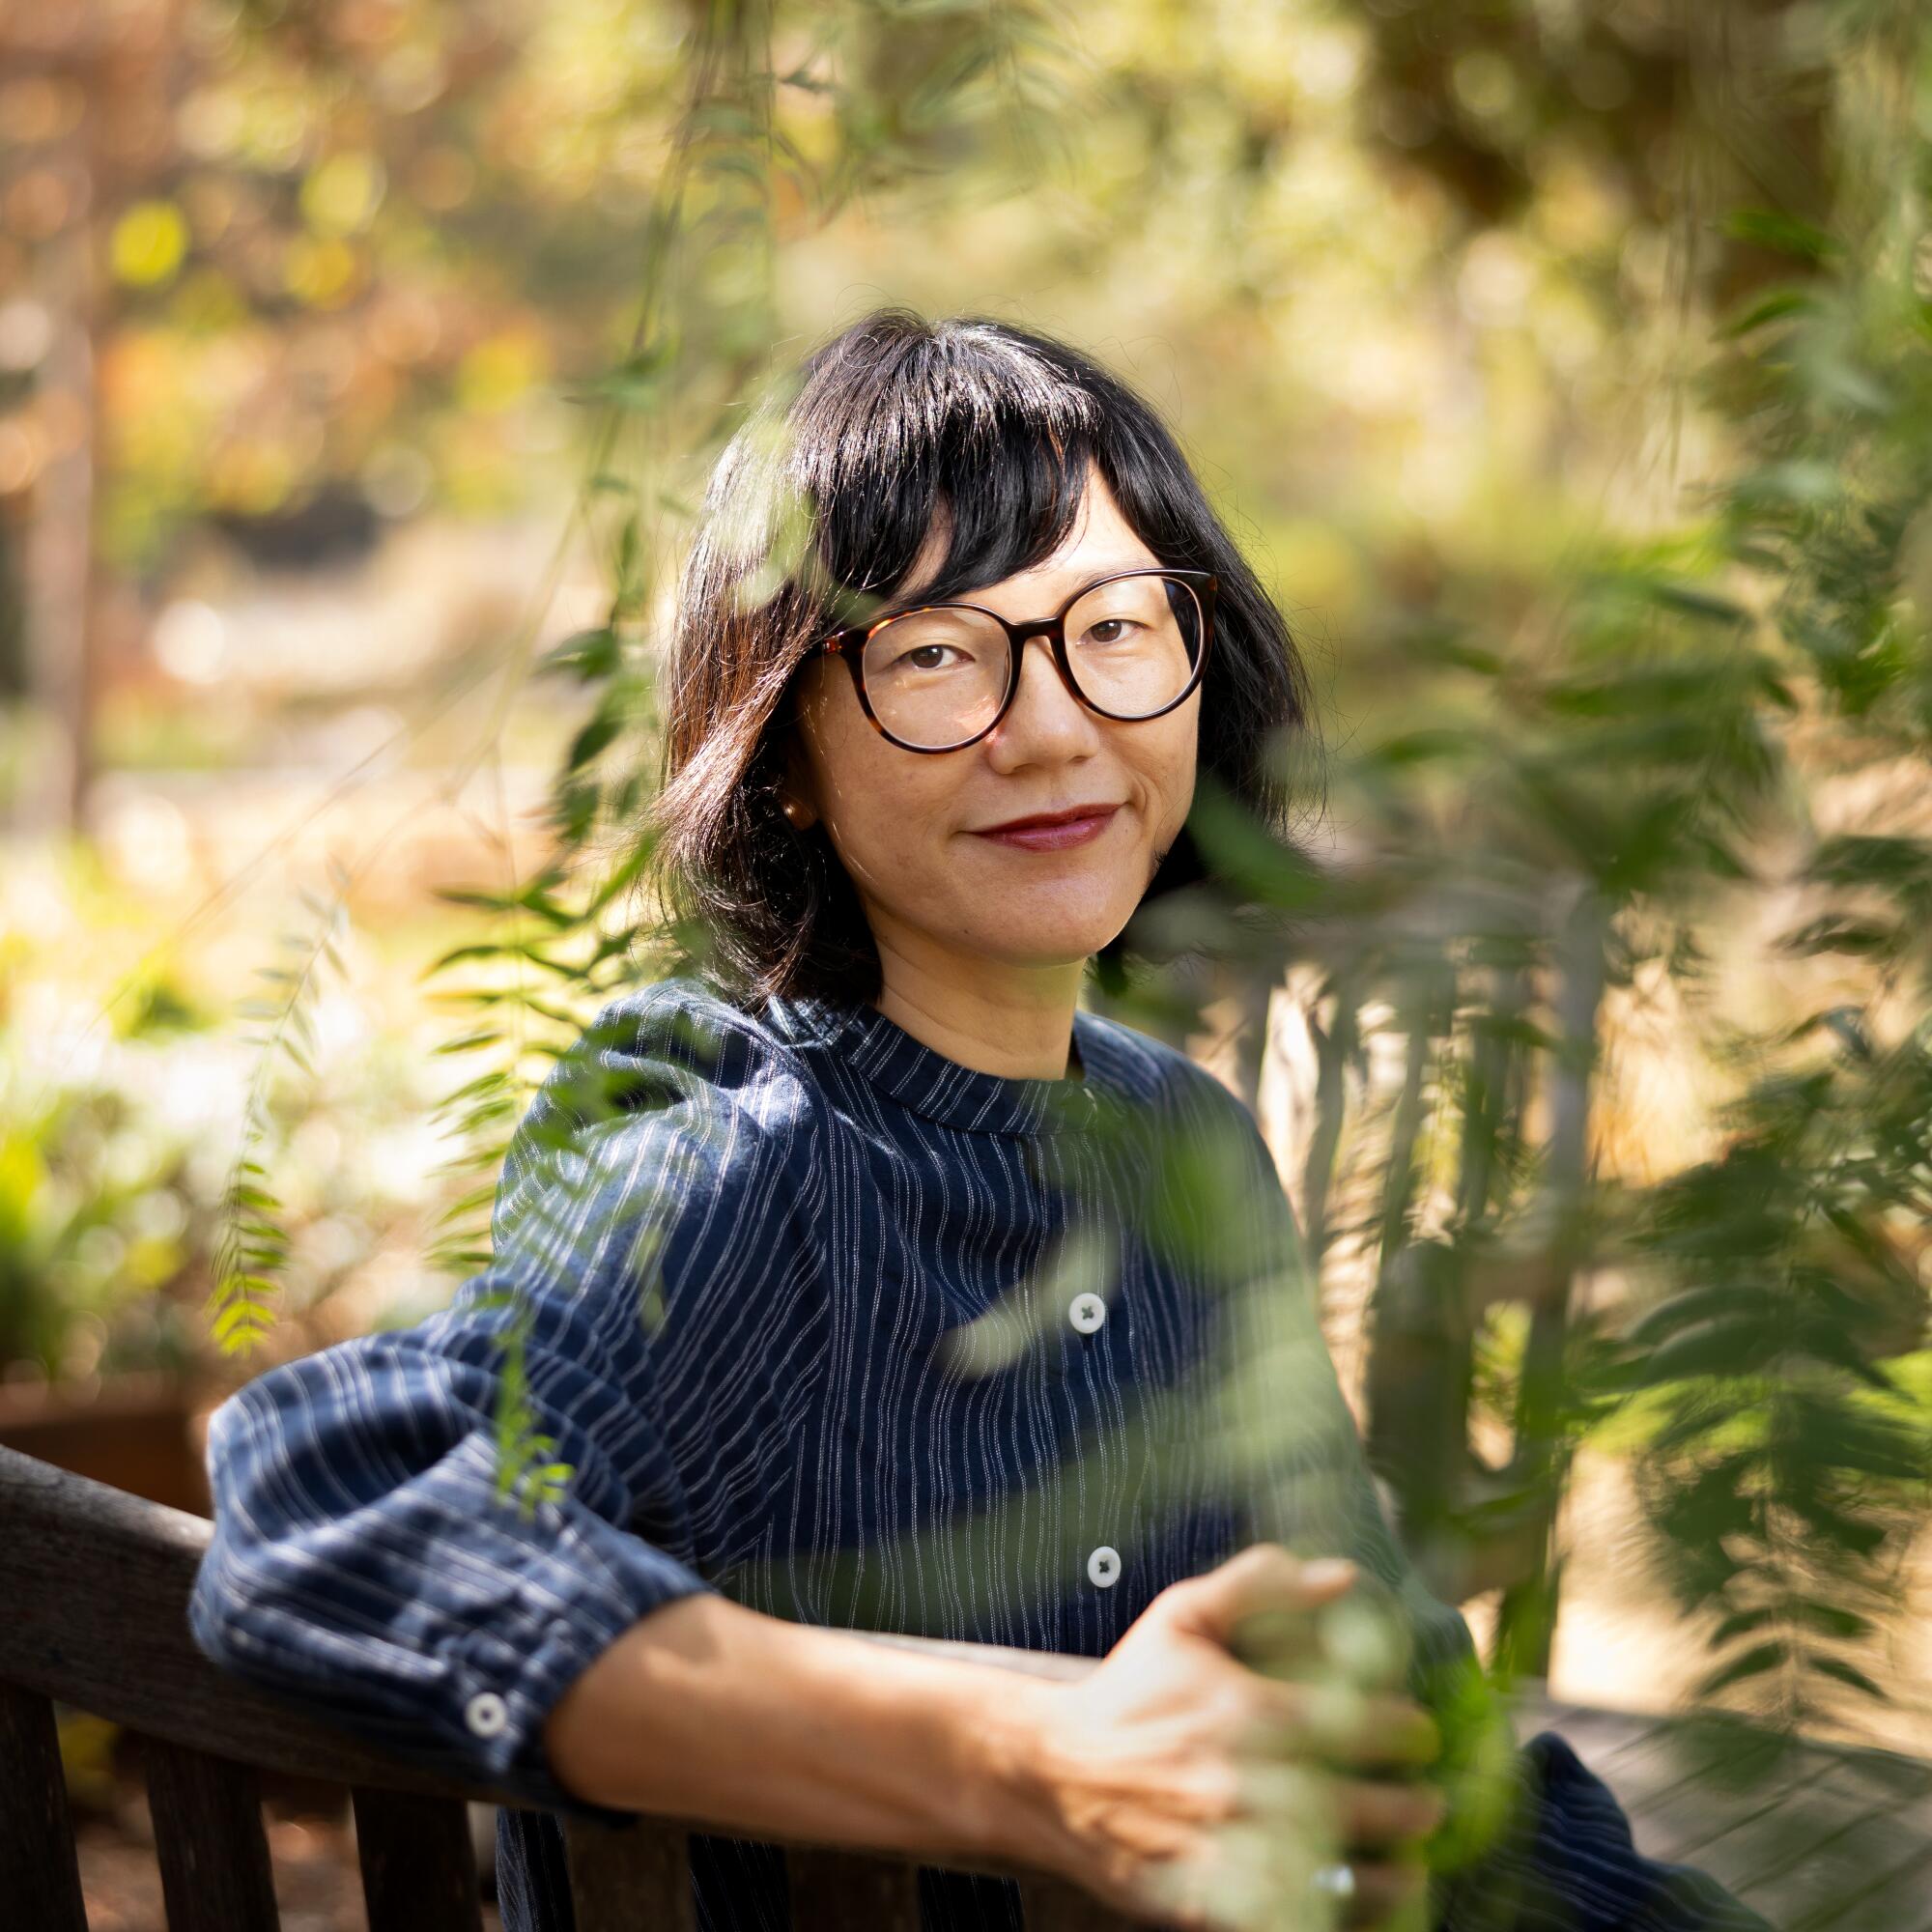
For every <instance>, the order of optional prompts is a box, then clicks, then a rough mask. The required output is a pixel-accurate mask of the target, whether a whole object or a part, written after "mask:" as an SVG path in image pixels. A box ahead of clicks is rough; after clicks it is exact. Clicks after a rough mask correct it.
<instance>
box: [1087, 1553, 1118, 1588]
mask: <svg viewBox="0 0 1932 1932" xmlns="http://www.w3.org/2000/svg"><path fill="white" fill-rule="evenodd" d="M1087 1575H1088V1577H1089V1579H1090V1580H1091V1581H1093V1582H1095V1583H1097V1584H1099V1586H1100V1587H1101V1589H1103V1590H1111V1589H1112V1588H1113V1587H1114V1585H1115V1584H1116V1583H1118V1582H1119V1581H1120V1580H1121V1552H1120V1551H1119V1550H1118V1549H1116V1548H1114V1546H1113V1545H1112V1544H1111V1543H1103V1544H1101V1546H1100V1547H1099V1548H1098V1549H1096V1550H1094V1553H1093V1555H1091V1556H1090V1557H1088V1559H1087Z"/></svg>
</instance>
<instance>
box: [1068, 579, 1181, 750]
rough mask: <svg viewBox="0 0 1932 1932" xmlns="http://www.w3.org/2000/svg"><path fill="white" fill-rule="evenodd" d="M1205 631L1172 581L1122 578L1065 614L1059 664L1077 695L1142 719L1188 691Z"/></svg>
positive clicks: (1118, 715) (1097, 589)
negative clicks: (1066, 670) (1069, 670)
mask: <svg viewBox="0 0 1932 1932" xmlns="http://www.w3.org/2000/svg"><path fill="white" fill-rule="evenodd" d="M1206 630H1207V626H1206V624H1204V623H1203V621H1202V616H1201V605H1200V601H1199V599H1197V598H1196V596H1195V595H1194V592H1193V590H1192V589H1191V588H1189V586H1188V585H1187V584H1185V583H1183V582H1181V581H1180V579H1179V578H1178V577H1121V578H1116V579H1115V580H1114V582H1111V583H1102V584H1099V585H1098V586H1096V587H1095V588H1094V589H1093V590H1090V591H1088V593H1087V594H1086V596H1084V597H1083V598H1081V599H1080V601H1079V602H1078V603H1077V604H1075V605H1074V607H1073V608H1072V610H1070V611H1067V613H1066V661H1067V663H1068V664H1069V665H1071V666H1072V668H1073V681H1074V682H1075V683H1076V684H1077V685H1079V687H1080V690H1081V693H1082V695H1083V696H1085V697H1086V698H1087V699H1088V701H1089V702H1090V703H1092V704H1094V705H1097V706H1098V707H1099V709H1100V710H1102V711H1106V712H1110V713H1112V715H1113V716H1114V717H1116V718H1146V717H1149V716H1150V715H1151V714H1152V713H1153V712H1156V711H1160V710H1164V709H1165V708H1166V707H1167V706H1168V705H1170V704H1172V703H1173V702H1174V701H1175V699H1176V698H1178V697H1179V696H1180V694H1181V693H1182V692H1183V691H1185V690H1186V689H1187V686H1188V681H1189V680H1190V679H1191V678H1192V677H1193V675H1194V667H1195V666H1196V664H1198V663H1199V662H1200V658H1201V648H1202V643H1203V640H1204V635H1205V633H1206Z"/></svg>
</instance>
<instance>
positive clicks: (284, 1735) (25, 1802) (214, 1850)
mask: <svg viewBox="0 0 1932 1932" xmlns="http://www.w3.org/2000/svg"><path fill="white" fill-rule="evenodd" d="M209 1536H210V1525H209V1523H208V1522H207V1521H206V1520H204V1519H202V1518H200V1517H195V1516H188V1515H185V1514H184V1513H183V1512H182V1511H180V1510H172V1509H165V1508H163V1507H161V1506H160V1505H159V1504H156V1503H150V1502H145V1501H143V1500H142V1499H141V1498H139V1497H137V1496H131V1495H128V1494H127V1493H126V1492H123V1491H120V1490H113V1489H109V1488H107V1487H105V1486H104V1485H102V1484H99V1483H95V1482H90V1481H88V1480H87V1479H86V1478H85V1477H82V1476H75V1475H71V1474H70V1473H68V1472H67V1471H66V1470H63V1469H57V1468H55V1467H54V1466H53V1465H52V1464H51V1463H43V1462H40V1461H37V1460H36V1459H35V1458H33V1457H31V1456H23V1455H20V1454H19V1453H18V1452H17V1451H14V1450H11V1449H6V1448H0V1920H4V1922H5V1923H6V1924H7V1925H9V1926H19V1927H22V1928H32V1932H85V1928H86V1925H87V1917H86V1912H85V1908H84V1906H83V1904H82V1900H81V1889H80V1869H79V1861H78V1858H77V1856H76V1853H75V1848H74V1837H73V1829H72V1823H71V1818H70V1816H69V1812H68V1802H67V1784H66V1779H65V1777H64V1776H63V1774H62V1769H61V1758H60V1745H59V1738H58V1735H57V1732H56V1728H55V1721H54V1705H55V1703H56V1702H58V1703H61V1704H66V1705H69V1706H71V1707H73V1708H75V1709H77V1710H81V1711H87V1712H91V1713H92V1714H94V1715H95V1716H96V1717H99V1718H105V1719H110V1720H111V1721H112V1722H114V1723H117V1724H120V1725H123V1726H125V1727H126V1728H127V1729H128V1730H129V1731H131V1732H133V1733H135V1734H137V1735H138V1736H139V1737H140V1738H141V1739H142V1740H143V1742H144V1746H145V1749H144V1757H145V1760H146V1764H147V1768H148V1799H149V1804H150V1807H151V1809H152V1811H153V1814H154V1823H155V1845H156V1857H157V1860H158V1862H159V1865H160V1875H161V1889H162V1895H163V1897H164V1899H165V1901H166V1906H167V1919H168V1926H169V1932H273V1928H275V1927H276V1926H277V1925H278V1923H279V1918H278V1914H277V1910H276V1904H275V1894H274V1886H273V1883H272V1878H271V1873H270V1861H269V1844H268V1835H267V1832H266V1830H265V1828H264V1825H263V1818H262V1804H261V1789H260V1777H259V1775H260V1773H261V1772H262V1771H264V1770H268V1771H277V1772H284V1773H289V1774H292V1775H294V1776H299V1777H303V1778H320V1779H326V1780H328V1781H331V1782H335V1783H339V1784H342V1785H344V1786H346V1787H347V1788H348V1790H349V1792H350V1796H351V1800H352V1803H353V1804H354V1806H355V1839H356V1846H357V1850H358V1854H359V1857H360V1861H361V1870H362V1892H363V1898H364V1901H365V1903H366V1906H367V1910H368V1917H369V1932H476V1928H479V1927H480V1926H481V1924H482V1914H481V1904H480V1901H479V1897H478V1888H477V1879H476V1865H475V1859H474V1854H473V1850H472V1845H471V1840H470V1834H469V1804H471V1803H472V1802H481V1803H486V1804H499V1803H508V1802H511V1801H509V1800H506V1799H505V1798H504V1797H503V1796H502V1794H500V1793H497V1792H492V1791H489V1790H486V1789H478V1788H471V1787H468V1786H464V1785H460V1784H455V1783H451V1782H448V1781H446V1780H444V1779H441V1778H438V1777H435V1776H429V1775H426V1774H424V1773H421V1772H418V1771H416V1770H413V1769H412V1768H410V1767H409V1766H406V1765H402V1764H399V1763H397V1762H395V1761H393V1760H391V1759H389V1758H386V1757H384V1756H383V1755H382V1754H381V1753H380V1752H377V1751H372V1750H369V1749H366V1748H365V1747H362V1746H361V1745H360V1744H358V1743H357V1742H356V1741H355V1739H353V1738H351V1737H350V1736H349V1735H348V1734H347V1733H345V1732H342V1731H337V1730H333V1729H330V1728H328V1727H327V1726H326V1725H321V1724H315V1723H311V1722H309V1721H307V1720H306V1719H302V1718H301V1717H299V1716H298V1715H297V1714H296V1713H294V1712H293V1711H292V1710H290V1709H289V1708H288V1707H287V1706H285V1705H282V1704H280V1703H277V1702H276V1701H275V1700H273V1699H271V1698H269V1697H266V1696H264V1695H262V1694H260V1693H259V1692H257V1691H255V1690H252V1689H250V1688H249V1687H247V1686H246V1685H244V1684H242V1683H241V1682H239V1681H238V1680H237V1679H235V1678H233V1677H231V1676H229V1675H228V1674H227V1673H226V1672H224V1671H221V1670H218V1669H216V1668H215V1666H214V1665H213V1663H211V1662H209V1661H208V1660H207V1659H206V1658H205V1657H203V1656H202V1654H201V1652H200V1651H199V1650H197V1649H196V1648H195V1645H194V1640H193V1638H192V1636H191V1635H190V1634H189V1633H188V1627H187V1600H188V1593H189V1590H190V1588H191V1586H192V1584H193V1581H194V1574H195V1570H196V1567H197V1565H198V1564H199V1563H200V1560H201V1554H202V1551H203V1550H204V1549H205V1548H207V1546H208V1540H209ZM874 1640H875V1641H879V1642H885V1643H896V1644H909V1645H914V1646H917V1647H919V1648H922V1649H926V1650H931V1651H937V1652H941V1653H944V1654H947V1655H952V1656H958V1657H963V1658H966V1659H970V1660H971V1661H973V1662H979V1663H984V1664H986V1665H987V1666H989V1667H994V1668H1005V1669H1018V1670H1027V1671H1032V1672H1036V1673H1048V1674H1056V1675H1067V1674H1078V1673H1079V1672H1081V1671H1084V1670H1089V1669H1091V1668H1093V1660H1092V1659H1089V1658H1063V1657H1053V1656H1047V1655H1042V1654H1040V1653H1037V1652H1031V1651H1016V1650H1002V1649H996V1648H994V1647H992V1646H989V1645H980V1644H953V1643H943V1642H936V1641H931V1640H928V1639H924V1638H920V1637H906V1636H880V1637H877V1638H876V1639H874ZM693 1829H697V1830H700V1831H702V1830H704V1829H706V1828H705V1827H703V1826H702V1825H699V1826H696V1827H695V1828H694V1827H693V1826H691V1825H689V1824H687V1823H685V1822H682V1821H679V1820H676V1819H669V1818H659V1817H639V1818H638V1819H637V1820H636V1822H635V1823H630V1824H625V1825H621V1826H611V1825H605V1824H603V1823H601V1822H598V1821H595V1820H580V1819H568V1820H566V1821H565V1825H564V1835H565V1839H566V1842H567V1845H568V1851H569V1862H570V1889H571V1895H572V1899H573V1901H574V1903H575V1906H576V1913H577V1924H578V1928H579V1932H637V1927H639V1925H649V1926H652V1927H653V1928H660V1927H661V1928H663V1932H673V1928H679V1927H682V1928H686V1932H690V1928H692V1927H693V1926H694V1924H695V1916H694V1913H693V1909H692V1898H691V1883H690V1870H689V1865H688V1863H687V1852H686V1838H687V1835H688V1833H689V1832H690V1831H691V1830H693ZM713 1829H715V1828H713ZM774 1842H778V1843H784V1844H785V1845H786V1860H785V1862H786V1865H787V1867H788V1869H789V1872H790V1883H791V1900H792V1914H793V1921H794V1923H795V1924H796V1925H797V1927H798V1928H799V1932H833V1928H835V1927H836V1928H838V1932H846V1928H849V1927H851V1926H854V1925H865V1926H867V1927H876V1928H879V1932H918V1927H919V1909H918V1908H919V1899H918V1869H919V1865H920V1864H921V1863H927V1864H930V1863H933V1862H934V1861H932V1860H923V1861H922V1860H913V1859H900V1858H894V1857H890V1856H870V1855H864V1854H855V1853H851V1852H845V1851H838V1850H829V1849H826V1848H824V1847H817V1846H810V1845H793V1844H791V1843H789V1842H788V1841H785V1840H783V1839H774ZM967 1868H968V1869H972V1870H976V1871H983V1872H987V1873H990V1874H992V1875H993V1876H996V1877H1003V1878H1012V1879H1016V1880H1018V1881H1019V1883H1020V1887H1021V1890H1022V1894H1023V1896H1024V1897H1025V1900H1026V1914H1027V1924H1028V1925H1029V1927H1034V1926H1037V1927H1040V1928H1043V1932H1114V1928H1124V1927H1126V1926H1127V1925H1129V1924H1130V1923H1131V1922H1132V1921H1130V1920H1128V1919H1126V1918H1123V1917H1122V1916H1121V1915H1120V1914H1118V1913H1115V1912H1111V1911H1108V1910H1107V1909H1106V1908H1104V1907H1103V1906H1101V1905H1100V1904H1099V1902H1098V1901H1097V1900H1094V1899H1093V1898H1092V1897H1090V1896H1089V1895H1088V1894H1087V1893H1085V1892H1083V1891H1081V1890H1079V1889H1077V1888H1075V1887H1072V1886H1068V1885H1066V1884H1065V1883H1062V1882H1059V1881H1056V1880H1050V1879H1046V1878H1042V1877H1040V1876H1038V1875H1037V1874H1034V1873H1031V1872H1027V1871H1024V1870H1022V1869H1020V1868H1019V1867H1017V1866H1012V1865H1006V1864H998V1863H987V1864H983V1865H973V1866H971V1867H967Z"/></svg>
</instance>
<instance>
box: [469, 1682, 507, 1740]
mask: <svg viewBox="0 0 1932 1932" xmlns="http://www.w3.org/2000/svg"><path fill="white" fill-rule="evenodd" d="M463 1721H464V1722H465V1723H466V1724H468V1725H469V1728H470V1729H471V1730H472V1731H474V1732H475V1734H476V1735H477V1736H478V1737H479V1738H494V1737H497V1736H498V1735H500V1733H501V1732H502V1730H503V1727H504V1726H505V1725H506V1724H508V1723H509V1721H510V1713H509V1708H508V1707H507V1706H506V1705H505V1704H504V1702H503V1700H502V1698H500V1697H499V1696H497V1693H496V1691H494V1690H479V1691H477V1693H476V1694H475V1696H473V1697H472V1698H470V1700H469V1703H467V1704H466V1705H464V1707H463Z"/></svg>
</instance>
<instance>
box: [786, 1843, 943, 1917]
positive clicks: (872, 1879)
mask: <svg viewBox="0 0 1932 1932" xmlns="http://www.w3.org/2000/svg"><path fill="white" fill-rule="evenodd" d="M785 1868H786V1870H787V1872H788V1874H789V1876H790V1884H791V1922H792V1926H793V1932H846V1928H848V1927H850V1926H853V1925H864V1926H867V1927H868V1928H873V1927H875V1928H877V1932H919V1924H920V1920H919V1867H918V1866H917V1865H913V1864H907V1863H905V1862H903V1861H899V1860H894V1859H881V1858H867V1857H866V1856H865V1854H864V1853H861V1852H840V1851H829V1850H828V1851H811V1850H807V1849H803V1848H796V1849H787V1851H786V1852H785Z"/></svg>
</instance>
